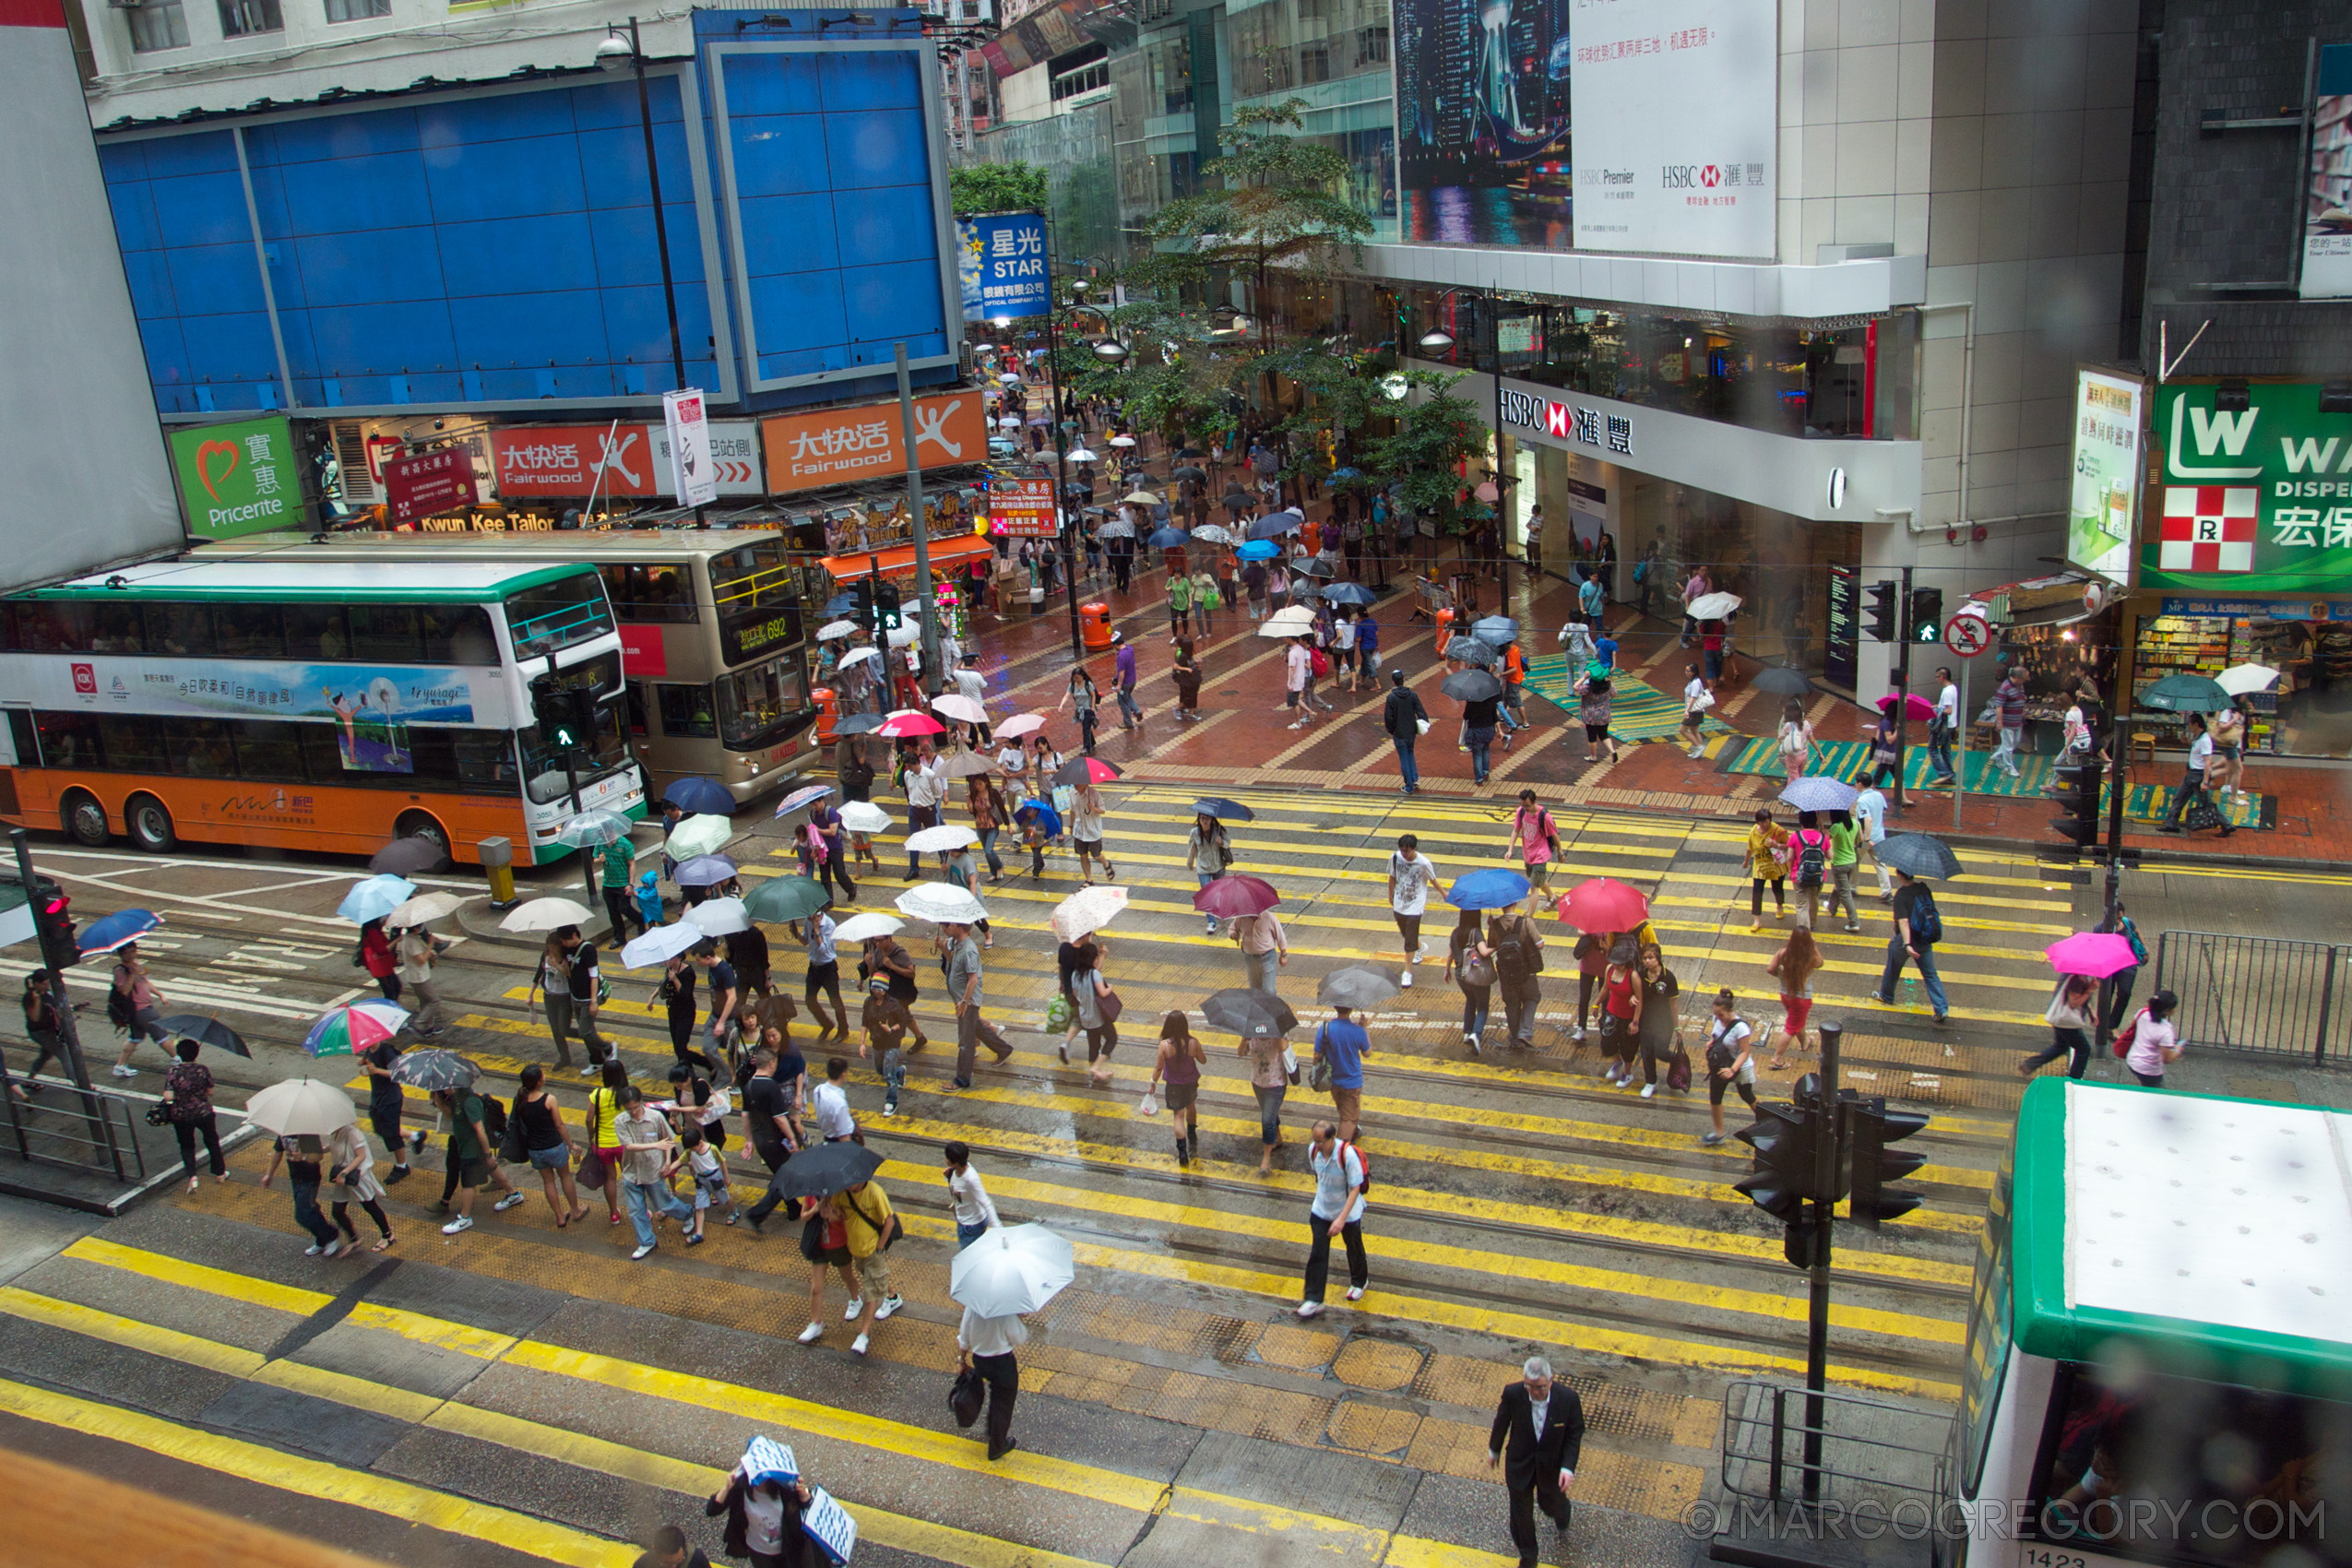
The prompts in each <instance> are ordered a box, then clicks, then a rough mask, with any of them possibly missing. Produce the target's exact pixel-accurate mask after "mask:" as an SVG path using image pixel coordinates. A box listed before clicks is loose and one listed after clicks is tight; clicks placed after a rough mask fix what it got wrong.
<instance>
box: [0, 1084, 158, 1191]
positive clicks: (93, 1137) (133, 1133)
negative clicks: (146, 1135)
mask: <svg viewBox="0 0 2352 1568" xmlns="http://www.w3.org/2000/svg"><path fill="white" fill-rule="evenodd" d="M16 1085H21V1086H23V1087H28V1088H30V1087H38V1088H40V1089H41V1091H42V1093H41V1096H40V1098H39V1099H36V1100H34V1101H33V1102H32V1103H31V1104H30V1105H28V1104H25V1103H22V1102H20V1101H19V1100H18V1099H17V1097H16V1096H15V1095H13V1094H9V1093H6V1092H5V1087H6V1086H16ZM153 1103H154V1101H153V1099H151V1098H149V1097H146V1096H140V1097H138V1098H136V1099H134V1098H132V1097H130V1096H127V1095H124V1094H120V1093H117V1092H116V1091H115V1090H113V1089H104V1088H98V1087H90V1088H87V1089H79V1088H76V1087H74V1086H73V1085H71V1084H69V1083H65V1082H64V1081H62V1080H58V1079H38V1080H37V1079H31V1078H18V1077H13V1076H7V1077H6V1079H5V1086H0V1105H5V1106H6V1113H7V1118H8V1123H7V1125H8V1134H7V1141H8V1143H10V1144H13V1145H14V1146H15V1148H16V1152H17V1156H18V1158H20V1159H24V1160H28V1161H33V1162H37V1163H39V1164H42V1165H56V1166H62V1167H64V1168H65V1169H66V1170H98V1171H111V1172H113V1176H114V1179H115V1180H116V1181H119V1182H129V1183H132V1184H134V1185H137V1184H138V1183H141V1182H145V1181H146V1180H147V1152H146V1150H144V1149H142V1148H141V1147H140V1146H139V1134H138V1123H137V1121H135V1120H134V1118H139V1117H144V1116H145V1115H146V1114H147V1108H148V1106H149V1105H151V1104H153Z"/></svg>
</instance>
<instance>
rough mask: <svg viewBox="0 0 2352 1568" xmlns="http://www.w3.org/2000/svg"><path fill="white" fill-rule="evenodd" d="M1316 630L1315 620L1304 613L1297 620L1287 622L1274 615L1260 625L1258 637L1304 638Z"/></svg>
mask: <svg viewBox="0 0 2352 1568" xmlns="http://www.w3.org/2000/svg"><path fill="white" fill-rule="evenodd" d="M1314 629H1315V624H1314V618H1313V616H1312V615H1307V614H1305V613H1303V612H1302V613H1301V615H1300V617H1299V618H1298V619H1297V620H1285V619H1283V618H1282V617H1281V616H1279V615H1272V616H1268V617H1267V618H1266V619H1265V620H1264V621H1261V622H1259V623H1258V636H1262V637H1303V636H1309V635H1310V634H1312V633H1313V631H1314Z"/></svg>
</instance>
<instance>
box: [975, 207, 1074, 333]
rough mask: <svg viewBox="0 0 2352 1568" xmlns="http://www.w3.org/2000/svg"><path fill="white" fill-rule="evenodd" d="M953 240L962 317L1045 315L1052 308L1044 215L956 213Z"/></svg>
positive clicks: (979, 319) (1028, 213)
mask: <svg viewBox="0 0 2352 1568" xmlns="http://www.w3.org/2000/svg"><path fill="white" fill-rule="evenodd" d="M956 282H957V283H958V284H959V285H961V287H962V291H963V296H964V319H965V320H966V321H986V320H989V319H991V318H992V317H996V316H1004V317H1007V318H1011V317H1016V316H1024V315H1045V314H1046V312H1047V311H1048V310H1049V309H1051V307H1052V303H1053V281H1052V279H1051V278H1049V277H1048V276H1047V275H1046V265H1045V220H1044V218H1043V217H1041V216H1039V214H1037V213H1034V212H999V213H992V214H990V215H988V216H987V217H984V218H959V219H957V220H956Z"/></svg>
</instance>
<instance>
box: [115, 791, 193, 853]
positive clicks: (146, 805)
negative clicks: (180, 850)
mask: <svg viewBox="0 0 2352 1568" xmlns="http://www.w3.org/2000/svg"><path fill="white" fill-rule="evenodd" d="M123 826H124V827H125V830H127V831H128V832H129V834H130V836H131V842H132V843H134V844H136V845H137V846H138V847H139V848H140V849H145V850H146V851H147V852H148V854H150V855H161V854H167V853H169V852H170V851H171V849H172V846H174V845H176V844H177V843H179V841H180V836H179V835H178V834H176V833H174V832H172V813H171V811H170V810H169V809H168V808H166V807H165V805H164V804H163V802H161V801H159V800H157V799H156V798H155V797H154V796H152V795H133V796H132V797H131V800H130V804H128V805H127V806H125V807H124V808H123Z"/></svg>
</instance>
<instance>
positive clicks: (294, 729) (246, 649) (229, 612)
mask: <svg viewBox="0 0 2352 1568" xmlns="http://www.w3.org/2000/svg"><path fill="white" fill-rule="evenodd" d="M549 681H552V682H553V683H556V684H559V685H562V686H566V687H570V688H573V689H579V688H582V687H586V688H588V689H591V690H593V691H594V692H595V693H596V694H597V707H596V718H597V722H596V724H595V726H594V728H593V730H592V731H591V732H590V733H589V734H588V736H587V737H586V738H585V741H584V742H583V744H582V745H581V746H580V747H579V748H578V749H577V750H575V751H573V752H572V753H571V754H569V756H568V758H567V757H566V755H565V754H563V753H560V752H558V751H556V750H554V749H553V748H552V747H551V746H550V745H549V744H547V743H546V742H544V741H543V740H542V739H541V737H540V731H539V730H538V728H537V726H536V725H535V723H534V721H533V708H532V701H531V689H532V686H533V683H544V682H549ZM622 698H623V692H622V682H621V637H620V634H619V631H618V629H617V627H616V625H615V624H614V621H613V616H612V604H611V602H610V601H609V600H608V599H607V598H606V595H605V591H604V580H603V578H602V576H600V574H599V573H598V572H597V570H596V568H595V567H593V566H591V565H588V564H584V563H579V562H573V563H569V564H545V565H540V566H535V567H533V566H517V565H514V564H503V563H478V564H446V563H431V562H423V561H397V562H396V561H392V560H384V561H378V562H369V563H350V562H340V561H327V560H318V559H315V558H313V557H310V556H305V555H303V554H302V553H300V552H299V551H287V552H282V553H280V554H278V555H275V556H272V557H267V558H255V559H249V560H244V561H236V562H195V561H187V560H181V561H159V562H150V563H148V564H144V565H138V566H129V567H125V568H124V569H123V570H122V571H120V572H115V573H112V574H110V575H108V576H103V577H97V576H91V577H83V578H78V579H77V580H75V581H71V582H66V583H62V584H58V585H56V586H54V587H51V588H34V589H30V590H29V591H26V592H23V593H18V594H15V595H12V596H10V597H8V598H6V599H5V600H0V714H5V716H6V722H5V724H0V821H6V822H9V823H13V824H18V825H21V826H28V827H56V828H60V829H62V830H63V831H65V833H68V834H70V835H71V836H72V837H75V838H76V839H77V840H78V841H80V842H81V843H84V844H88V845H92V846H96V845H101V844H104V843H106V842H108V841H109V840H110V839H111V838H112V837H113V835H114V834H116V833H117V832H120V833H123V834H125V835H126V836H127V837H129V838H130V839H131V841H132V842H133V843H134V844H136V845H137V847H138V848H140V849H145V850H148V851H150V852H153V853H159V854H160V853H162V852H165V851H167V850H169V849H172V846H173V845H174V844H176V843H178V842H179V841H181V840H183V839H184V840H188V841H191V842H204V843H217V844H252V845H261V846H267V847H271V848H278V849H307V850H324V851H334V852H347V853H351V854H362V855H363V854H372V853H374V851H375V850H377V849H381V848H383V847H384V845H385V844H386V842H387V841H389V840H390V839H392V838H394V837H407V836H417V837H427V838H432V839H434V840H437V841H438V842H440V843H441V844H442V845H444V846H445V848H446V849H447V850H448V852H449V854H450V856H451V857H452V858H453V859H455V860H457V861H469V862H479V861H480V860H481V840H483V839H484V838H490V837H503V838H505V839H507V840H508V841H509V842H510V843H511V844H512V845H513V849H514V855H515V860H516V862H517V864H523V865H529V864H533V863H536V862H538V861H551V860H556V859H560V858H561V857H563V856H564V854H566V853H569V852H570V851H568V850H566V849H564V848H563V847H562V846H560V845H558V844H557V843H556V842H555V833H556V829H557V828H558V827H559V826H561V825H562V823H563V821H564V818H565V817H567V816H569V815H570V814H572V812H573V811H574V809H575V804H574V790H575V787H576V789H577V791H578V805H579V806H580V807H581V808H602V809H605V810H610V811H614V812H619V813H621V814H624V815H626V816H630V817H641V816H643V815H644V814H645V783H644V778H643V775H642V774H641V773H640V772H639V770H638V768H637V766H636V762H635V761H634V760H633V759H632V758H631V756H630V754H629V751H628V746H627V743H626V739H625V737H624V733H623V713H624V706H623V700H622ZM567 760H568V762H569V764H570V766H569V767H568V768H567V766H566V762H567Z"/></svg>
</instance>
